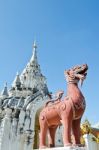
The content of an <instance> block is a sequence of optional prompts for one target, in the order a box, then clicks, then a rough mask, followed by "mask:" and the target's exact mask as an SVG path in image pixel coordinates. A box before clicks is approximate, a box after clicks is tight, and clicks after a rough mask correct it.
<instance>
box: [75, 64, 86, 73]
mask: <svg viewBox="0 0 99 150" xmlns="http://www.w3.org/2000/svg"><path fill="white" fill-rule="evenodd" d="M87 70H88V66H87V64H85V65H83V66H81V67H79V68H78V70H77V71H76V74H84V75H87Z"/></svg>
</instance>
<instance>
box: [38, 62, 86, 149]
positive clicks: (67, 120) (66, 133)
mask: <svg viewBox="0 0 99 150" xmlns="http://www.w3.org/2000/svg"><path fill="white" fill-rule="evenodd" d="M87 70H88V66H87V64H84V65H81V66H76V67H73V68H71V69H69V70H65V72H64V74H65V77H66V81H67V94H66V97H65V98H64V99H63V100H61V97H62V95H63V91H60V92H58V94H57V100H55V101H54V102H53V101H48V102H47V103H46V105H45V107H44V108H43V109H42V111H41V112H40V116H39V123H40V135H39V136H40V141H39V143H40V144H39V148H40V149H44V148H47V146H46V135H47V131H48V134H49V136H48V143H49V147H55V132H56V129H57V127H58V126H59V125H61V124H62V125H63V143H64V146H71V145H72V144H73V145H80V122H81V118H82V115H83V113H84V111H85V107H86V103H85V98H84V96H83V94H82V92H81V91H80V89H79V87H78V82H79V81H80V82H81V85H82V83H83V81H84V79H85V78H86V75H87ZM71 132H72V134H73V137H74V138H73V143H72V142H71Z"/></svg>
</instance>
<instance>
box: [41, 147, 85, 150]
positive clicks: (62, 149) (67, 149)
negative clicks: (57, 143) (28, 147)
mask: <svg viewBox="0 0 99 150" xmlns="http://www.w3.org/2000/svg"><path fill="white" fill-rule="evenodd" d="M39 150H40V149H39ZM41 150H87V148H86V147H71V146H67V147H55V148H46V149H41Z"/></svg>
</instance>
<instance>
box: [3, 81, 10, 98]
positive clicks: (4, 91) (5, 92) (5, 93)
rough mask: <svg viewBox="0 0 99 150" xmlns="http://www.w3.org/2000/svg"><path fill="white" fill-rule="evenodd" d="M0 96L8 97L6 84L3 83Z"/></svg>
mask: <svg viewBox="0 0 99 150" xmlns="http://www.w3.org/2000/svg"><path fill="white" fill-rule="evenodd" d="M1 96H5V97H8V96H9V94H8V88H7V82H6V83H5V85H4V89H3V90H2V92H1Z"/></svg>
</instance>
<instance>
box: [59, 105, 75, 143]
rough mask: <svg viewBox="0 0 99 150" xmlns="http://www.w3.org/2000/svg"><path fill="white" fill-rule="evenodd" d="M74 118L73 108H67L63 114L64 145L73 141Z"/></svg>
mask: <svg viewBox="0 0 99 150" xmlns="http://www.w3.org/2000/svg"><path fill="white" fill-rule="evenodd" d="M67 109H68V108H67ZM72 120H73V113H72V109H69V110H66V111H65V112H64V113H63V115H62V124H63V142H64V146H71V145H72V143H71V128H72Z"/></svg>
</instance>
